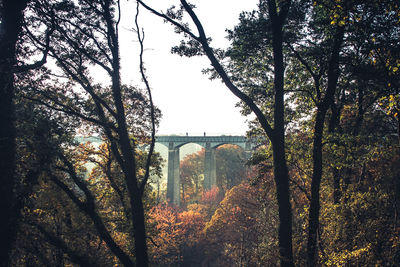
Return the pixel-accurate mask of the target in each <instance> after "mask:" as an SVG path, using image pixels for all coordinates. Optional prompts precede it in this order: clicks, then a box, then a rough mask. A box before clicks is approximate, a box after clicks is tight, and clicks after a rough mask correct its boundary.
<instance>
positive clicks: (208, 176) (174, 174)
mask: <svg viewBox="0 0 400 267" xmlns="http://www.w3.org/2000/svg"><path fill="white" fill-rule="evenodd" d="M156 143H159V144H162V145H165V146H166V147H167V148H168V178H167V179H168V180H167V199H168V201H169V202H170V203H173V204H175V205H177V206H179V204H180V178H179V165H180V161H179V148H180V147H181V146H183V145H185V144H189V143H194V144H198V145H200V146H202V147H204V148H205V159H204V189H205V190H209V189H211V188H212V187H213V186H214V185H216V161H215V150H216V149H217V147H219V146H221V145H224V144H233V145H237V146H239V147H241V148H243V150H244V151H245V155H246V157H249V156H250V153H251V148H252V143H251V142H250V141H249V140H248V139H247V138H246V137H244V136H157V137H156Z"/></svg>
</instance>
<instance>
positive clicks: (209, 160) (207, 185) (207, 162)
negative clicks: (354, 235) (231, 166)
mask: <svg viewBox="0 0 400 267" xmlns="http://www.w3.org/2000/svg"><path fill="white" fill-rule="evenodd" d="M216 184H217V165H216V160H215V148H211V145H210V143H206V151H205V155H204V190H205V191H208V190H210V189H211V188H212V187H213V186H215V185H216Z"/></svg>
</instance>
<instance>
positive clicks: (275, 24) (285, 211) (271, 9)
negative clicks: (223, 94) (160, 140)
mask: <svg viewBox="0 0 400 267" xmlns="http://www.w3.org/2000/svg"><path fill="white" fill-rule="evenodd" d="M138 2H139V3H140V4H141V5H142V6H144V7H145V8H146V9H148V10H150V11H151V12H152V13H154V14H156V15H158V16H160V17H162V18H164V19H165V20H167V21H168V22H170V23H171V24H173V25H174V26H175V27H176V30H177V32H179V33H184V34H185V35H186V36H187V37H189V38H190V40H189V41H188V42H186V43H185V42H182V44H181V47H180V48H178V49H176V51H177V52H179V53H180V54H181V55H187V56H193V55H201V54H204V55H206V56H207V57H208V58H209V60H210V62H211V65H212V66H213V68H214V70H215V72H216V73H218V75H219V77H220V78H221V79H222V81H223V82H224V83H225V85H226V86H227V87H228V88H229V90H230V91H231V92H232V93H233V94H234V95H235V96H237V97H238V98H239V99H240V100H241V101H243V102H244V103H246V105H247V106H248V107H249V108H250V109H251V111H252V112H254V114H255V115H256V117H257V119H258V122H259V123H260V125H261V127H262V129H263V130H264V131H265V134H266V135H267V136H268V138H269V140H270V142H271V143H272V147H273V160H274V178H275V183H276V186H277V200H278V207H279V217H280V220H279V222H280V227H279V231H278V232H279V242H280V246H279V249H280V255H281V264H282V266H293V253H292V212H291V207H290V200H289V198H290V194H289V174H288V169H287V164H286V155H285V122H284V90H283V87H284V71H285V69H284V63H283V50H282V49H283V39H282V37H283V26H284V24H285V21H286V17H287V14H288V11H289V7H290V5H291V1H281V2H279V3H278V5H277V3H276V2H275V1H262V2H261V3H260V8H264V9H265V10H268V14H269V23H270V24H269V25H270V27H269V30H270V33H271V36H272V38H271V44H272V58H273V70H274V72H273V77H274V87H273V88H274V101H273V103H274V104H273V105H274V108H273V110H274V116H273V127H272V126H271V122H269V121H268V119H267V116H266V114H265V113H264V112H263V111H262V110H261V109H260V107H259V106H258V105H257V104H256V103H255V101H254V100H253V99H252V98H251V97H250V96H248V95H247V94H246V93H244V92H243V91H241V90H240V89H239V88H238V87H237V86H235V84H234V83H233V82H232V80H231V79H230V77H229V76H228V74H227V72H226V71H225V69H224V67H223V66H222V65H221V63H220V61H219V60H218V56H217V54H216V53H217V51H216V50H214V49H212V48H211V47H210V45H209V38H208V37H207V36H206V34H205V32H204V28H203V26H202V24H201V22H200V21H199V19H198V17H197V16H196V14H195V13H194V11H193V6H192V5H190V4H188V3H187V2H186V1H185V0H181V1H180V2H181V9H180V10H179V11H176V10H175V11H174V9H173V8H172V9H170V10H169V11H168V12H167V14H166V15H165V14H162V13H160V12H157V11H156V10H154V9H152V8H150V7H149V6H148V5H146V4H145V3H144V2H143V1H140V0H138ZM183 11H185V12H187V14H189V16H190V18H191V20H192V22H193V23H194V24H195V27H196V29H197V31H198V35H196V34H195V33H193V31H191V30H190V29H189V27H188V26H187V25H185V24H182V23H180V20H181V19H182V14H183Z"/></svg>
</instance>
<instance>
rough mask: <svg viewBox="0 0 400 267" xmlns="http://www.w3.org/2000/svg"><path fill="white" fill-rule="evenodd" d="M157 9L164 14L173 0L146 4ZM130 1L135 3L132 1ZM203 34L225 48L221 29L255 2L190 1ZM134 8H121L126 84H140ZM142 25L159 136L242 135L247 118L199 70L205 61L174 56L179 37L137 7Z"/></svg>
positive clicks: (153, 0) (217, 83)
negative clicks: (159, 118) (157, 110)
mask: <svg viewBox="0 0 400 267" xmlns="http://www.w3.org/2000/svg"><path fill="white" fill-rule="evenodd" d="M146 2H147V3H149V5H150V6H152V7H154V8H155V9H157V10H164V11H165V10H166V8H167V7H168V6H170V5H171V4H175V5H177V6H178V5H179V4H178V3H176V1H165V0H163V1H160V0H151V1H146ZM128 3H131V4H133V3H134V1H129V2H128ZM191 3H193V4H195V5H196V6H197V8H196V9H195V11H196V13H197V15H198V17H199V18H200V20H201V21H202V23H203V26H204V28H205V31H206V34H207V35H208V36H209V37H212V38H213V42H212V45H213V46H214V47H226V46H227V45H228V41H227V40H226V39H225V36H226V32H225V29H226V28H229V29H232V28H233V26H234V25H235V24H237V23H238V17H239V14H240V12H241V11H250V10H253V9H255V8H256V6H257V3H258V0H246V1H239V0H197V1H195V0H192V1H191ZM134 13H135V7H134V6H130V5H126V6H125V5H124V6H123V9H122V22H121V25H123V27H124V29H121V30H120V31H121V35H122V36H123V39H122V41H121V60H122V62H121V63H122V66H123V68H122V77H123V79H124V80H125V82H127V83H132V84H134V85H139V86H142V84H140V76H139V71H138V67H137V66H138V53H139V50H138V48H137V47H138V46H137V42H136V39H135V35H134V34H133V33H132V32H129V30H128V29H129V28H131V27H132V26H129V25H133V24H132V23H133V20H134ZM139 23H140V26H141V27H143V28H144V30H145V35H146V37H145V47H146V51H145V54H144V60H145V64H146V69H147V75H148V78H149V82H150V85H151V87H152V92H153V98H154V102H155V105H156V106H158V107H159V108H160V109H161V111H162V114H163V117H162V120H161V123H160V127H159V129H158V132H157V134H159V135H162V134H185V133H186V132H188V133H189V135H202V134H203V132H206V133H207V135H220V134H231V135H243V134H245V132H246V130H247V123H246V122H245V120H246V118H245V117H243V116H241V115H240V112H239V109H238V108H236V107H235V104H236V103H237V102H238V99H237V98H236V97H235V96H234V95H233V94H232V93H231V92H230V91H229V90H228V89H227V88H226V87H225V85H224V84H223V83H221V82H220V81H219V80H215V81H210V80H209V79H208V77H207V76H206V75H203V74H202V73H201V70H202V69H204V68H208V67H209V66H210V63H209V61H208V59H207V58H205V57H201V58H200V57H194V58H185V57H183V58H182V57H179V56H178V55H172V54H171V53H170V49H171V47H172V46H174V45H176V44H178V43H179V41H180V40H181V38H182V36H180V35H178V34H176V33H174V29H173V27H172V26H171V25H169V24H166V23H164V22H163V20H162V19H161V18H159V17H157V16H155V15H153V14H150V13H149V12H148V11H147V10H145V9H143V8H141V13H140V17H139ZM125 25H126V26H125Z"/></svg>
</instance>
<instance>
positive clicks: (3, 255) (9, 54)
mask: <svg viewBox="0 0 400 267" xmlns="http://www.w3.org/2000/svg"><path fill="white" fill-rule="evenodd" d="M26 4H27V1H23V0H19V1H18V0H4V1H2V7H1V11H0V12H1V18H2V23H1V25H0V27H1V28H0V210H1V212H2V217H3V219H2V220H0V236H1V238H0V247H1V249H0V266H7V265H8V258H9V254H10V252H11V249H12V246H13V243H14V239H15V234H16V229H17V222H18V217H19V216H18V213H19V211H18V207H17V206H16V203H15V201H16V195H15V191H14V190H15V183H16V182H15V177H14V176H15V136H16V132H15V114H14V102H13V101H14V75H13V67H14V66H15V64H16V43H17V40H18V35H19V33H20V32H21V23H22V16H23V11H24V9H25V7H26Z"/></svg>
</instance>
